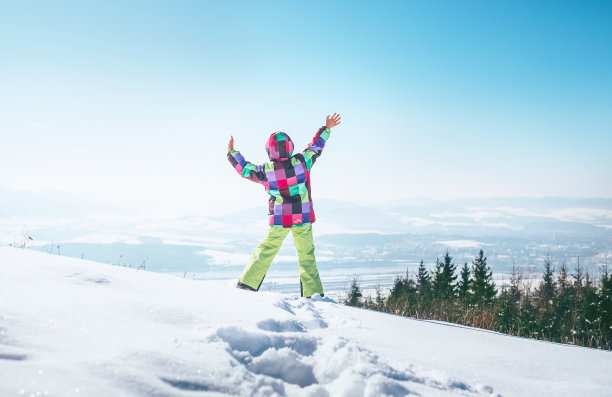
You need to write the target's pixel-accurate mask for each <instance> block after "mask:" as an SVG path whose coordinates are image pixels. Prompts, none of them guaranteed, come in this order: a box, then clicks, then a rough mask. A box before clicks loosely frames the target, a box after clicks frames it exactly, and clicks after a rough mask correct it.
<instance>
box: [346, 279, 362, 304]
mask: <svg viewBox="0 0 612 397" xmlns="http://www.w3.org/2000/svg"><path fill="white" fill-rule="evenodd" d="M362 297H363V294H362V293H361V288H360V287H359V283H357V277H353V281H352V282H351V287H350V289H349V292H348V295H347V297H346V300H345V301H344V303H345V304H346V305H349V306H356V307H361V306H362V303H361V298H362Z"/></svg>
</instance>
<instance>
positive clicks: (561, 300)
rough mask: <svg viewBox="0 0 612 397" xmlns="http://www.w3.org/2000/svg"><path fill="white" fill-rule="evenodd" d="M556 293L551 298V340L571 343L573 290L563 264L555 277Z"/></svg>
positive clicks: (573, 316) (565, 266) (573, 317)
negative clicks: (552, 305) (552, 304)
mask: <svg viewBox="0 0 612 397" xmlns="http://www.w3.org/2000/svg"><path fill="white" fill-rule="evenodd" d="M557 285H558V288H557V293H556V295H555V296H554V297H553V302H554V307H553V311H554V314H555V315H554V318H553V326H552V336H553V340H555V341H560V342H566V343H568V342H573V341H574V338H573V335H572V333H573V330H574V319H575V315H574V294H575V290H574V288H573V285H572V283H570V281H569V279H568V272H567V265H566V264H565V262H564V263H563V264H562V265H561V267H560V269H559V275H558V277H557Z"/></svg>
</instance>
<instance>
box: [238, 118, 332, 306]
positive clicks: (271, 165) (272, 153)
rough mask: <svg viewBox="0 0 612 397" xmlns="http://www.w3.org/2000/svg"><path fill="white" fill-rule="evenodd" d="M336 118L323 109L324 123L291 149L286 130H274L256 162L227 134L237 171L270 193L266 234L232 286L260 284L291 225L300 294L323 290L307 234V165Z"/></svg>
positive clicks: (309, 217) (309, 232)
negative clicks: (264, 158)
mask: <svg viewBox="0 0 612 397" xmlns="http://www.w3.org/2000/svg"><path fill="white" fill-rule="evenodd" d="M338 124H340V115H339V114H336V113H334V114H333V116H331V117H330V116H329V115H328V116H327V118H326V120H325V125H324V126H323V127H321V128H319V130H318V131H317V133H316V134H315V136H314V138H313V139H312V142H310V144H309V145H308V147H307V148H306V149H305V150H304V151H303V152H302V153H299V154H295V155H292V152H293V142H292V141H291V138H289V135H287V134H285V133H284V132H282V131H277V132H274V133H273V134H272V135H270V138H269V139H268V142H267V143H266V151H267V152H268V156H269V157H270V162H268V163H265V164H263V165H259V166H256V165H254V164H252V163H249V162H248V161H246V160H245V159H244V157H242V155H241V154H240V152H239V151H237V150H234V137H233V136H232V137H231V139H230V141H229V145H228V146H227V150H228V154H227V159H228V160H229V162H230V163H231V164H232V166H233V167H234V168H235V169H236V171H237V172H238V174H240V175H241V176H243V177H244V178H247V179H249V180H251V181H253V182H257V183H261V184H262V185H263V186H264V188H265V189H266V191H267V192H268V194H269V195H270V198H269V202H268V207H269V214H270V226H269V228H268V234H267V235H266V238H265V239H264V241H263V242H262V243H261V244H259V246H258V247H257V249H256V250H255V252H254V253H253V255H252V256H251V260H250V261H249V264H248V265H247V267H246V268H245V269H244V272H243V273H242V276H240V279H239V280H238V285H237V287H239V288H242V289H248V290H251V291H257V290H259V287H260V286H261V283H262V281H263V279H264V277H265V275H266V272H267V271H268V268H269V267H270V264H271V263H272V260H273V259H274V257H275V256H276V254H277V253H278V250H279V249H280V247H281V244H282V243H283V240H284V239H285V237H287V234H289V232H290V231H291V232H292V233H293V240H294V242H295V248H296V250H297V254H298V267H299V271H300V290H301V295H302V296H304V297H307V298H310V297H311V296H312V295H313V294H315V293H318V294H321V296H322V295H323V285H321V279H320V278H319V270H318V269H317V263H316V261H315V256H314V241H313V239H312V223H313V222H314V221H315V214H314V211H313V208H312V197H311V195H310V170H311V168H312V166H313V164H314V163H315V160H316V159H317V157H319V156H320V155H321V151H322V150H323V147H324V146H325V142H326V141H327V139H328V138H329V135H330V132H331V128H333V127H335V126H337V125H338Z"/></svg>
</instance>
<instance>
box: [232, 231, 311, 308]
mask: <svg viewBox="0 0 612 397" xmlns="http://www.w3.org/2000/svg"><path fill="white" fill-rule="evenodd" d="M290 231H291V232H292V233H293V241H294V243H295V249H296V250H297V255H298V268H299V271H300V285H301V294H302V296H305V297H311V296H312V295H313V294H315V293H319V294H321V295H323V285H322V284H321V278H320V277H319V270H318V269H317V262H316V260H315V256H314V240H313V239H312V224H310V223H308V224H305V225H303V226H294V227H290V228H289V227H278V226H270V227H269V228H268V234H267V235H266V238H265V239H264V241H263V242H262V243H261V244H259V246H257V249H256V250H255V252H253V255H252V256H251V260H250V261H249V264H248V265H247V267H246V269H244V272H243V273H242V276H240V279H239V280H238V281H239V282H240V283H241V284H244V285H246V286H248V287H250V288H252V289H253V290H255V291H257V290H259V287H260V286H261V283H262V281H263V279H264V277H265V275H266V273H267V272H268V268H270V264H271V263H272V260H273V259H274V257H275V256H276V254H277V253H278V250H280V248H281V245H282V244H283V240H284V239H285V237H287V235H288V234H289V232H290Z"/></svg>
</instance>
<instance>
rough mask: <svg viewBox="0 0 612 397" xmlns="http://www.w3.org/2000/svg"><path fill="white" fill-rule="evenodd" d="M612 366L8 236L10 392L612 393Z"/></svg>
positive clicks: (0, 317)
mask: <svg viewBox="0 0 612 397" xmlns="http://www.w3.org/2000/svg"><path fill="white" fill-rule="evenodd" d="M324 281H325V280H324ZM611 374H612V353H610V352H607V351H597V350H593V349H587V348H581V347H575V346H567V345H559V344H554V343H546V342H538V341H533V340H526V339H522V338H517V337H511V336H506V335H501V334H497V333H494V332H488V331H483V330H479V329H471V328H466V327H461V326H455V325H452V324H446V323H436V322H429V321H418V320H414V319H409V318H402V317H398V316H393V315H388V314H383V313H376V312H371V311H366V310H360V309H355V308H350V307H346V306H342V305H339V304H337V303H336V302H334V301H333V300H331V299H328V298H320V297H316V298H314V299H303V298H298V297H296V296H292V295H283V294H277V293H267V292H260V293H252V292H248V291H242V290H238V289H235V288H232V287H230V286H227V285H225V284H224V283H220V282H212V281H201V280H190V279H183V278H178V277H174V276H170V275H164V274H159V273H151V272H146V271H142V270H141V271H137V270H135V269H128V268H123V267H118V266H111V265H105V264H100V263H95V262H90V261H85V260H81V259H74V258H66V257H61V256H57V255H55V256H53V255H49V254H45V253H41V252H36V251H30V250H22V249H17V248H8V247H0V395H1V396H14V395H15V396H16V395H26V396H30V395H32V396H35V395H52V396H71V395H83V396H122V395H129V396H132V395H136V396H197V395H207V396H215V395H219V396H220V395H240V396H272V395H280V396H283V395H288V396H332V397H334V396H361V395H365V396H384V395H392V396H402V395H411V394H414V395H422V396H446V395H466V396H472V395H483V396H496V395H503V396H610V395H612V375H611Z"/></svg>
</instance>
